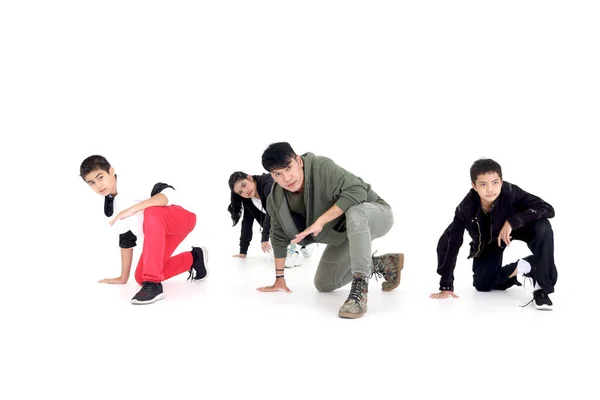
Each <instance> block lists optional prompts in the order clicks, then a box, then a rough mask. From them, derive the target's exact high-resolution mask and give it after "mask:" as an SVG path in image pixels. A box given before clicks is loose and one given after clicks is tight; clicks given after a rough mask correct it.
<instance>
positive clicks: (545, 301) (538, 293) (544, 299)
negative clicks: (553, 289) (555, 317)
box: [533, 289, 552, 310]
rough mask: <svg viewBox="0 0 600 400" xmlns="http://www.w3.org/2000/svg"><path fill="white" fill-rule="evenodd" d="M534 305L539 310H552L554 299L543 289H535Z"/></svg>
mask: <svg viewBox="0 0 600 400" xmlns="http://www.w3.org/2000/svg"><path fill="white" fill-rule="evenodd" d="M533 306H534V307H535V308H536V309H537V310H552V300H550V297H548V295H547V294H546V292H544V291H543V290H542V289H538V290H534V291H533Z"/></svg>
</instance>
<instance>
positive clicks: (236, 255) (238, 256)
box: [233, 254, 246, 258]
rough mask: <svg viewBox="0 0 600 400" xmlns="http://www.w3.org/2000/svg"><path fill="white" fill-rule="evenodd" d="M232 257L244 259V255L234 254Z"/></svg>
mask: <svg viewBox="0 0 600 400" xmlns="http://www.w3.org/2000/svg"><path fill="white" fill-rule="evenodd" d="M233 256H234V257H237V258H246V255H245V254H234V255H233Z"/></svg>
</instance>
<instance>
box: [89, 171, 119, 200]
mask: <svg viewBox="0 0 600 400" xmlns="http://www.w3.org/2000/svg"><path fill="white" fill-rule="evenodd" d="M84 179H85V181H86V182H87V184H88V185H89V187H91V188H92V190H93V191H94V192H96V193H98V194H99V195H102V196H108V195H109V194H113V195H115V194H117V180H116V176H115V170H114V169H113V168H112V167H111V168H110V170H109V172H106V171H104V170H102V169H97V170H94V171H92V172H90V173H89V174H87V175H86V176H85V178H84Z"/></svg>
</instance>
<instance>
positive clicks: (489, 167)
mask: <svg viewBox="0 0 600 400" xmlns="http://www.w3.org/2000/svg"><path fill="white" fill-rule="evenodd" d="M494 172H496V173H497V174H498V176H499V177H500V179H502V167H500V164H498V163H497V162H496V161H494V160H492V159H490V158H480V159H479V160H477V161H475V162H474V163H473V165H471V182H473V184H475V182H476V181H477V177H478V176H479V175H484V174H491V173H494Z"/></svg>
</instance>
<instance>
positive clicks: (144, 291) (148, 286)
mask: <svg viewBox="0 0 600 400" xmlns="http://www.w3.org/2000/svg"><path fill="white" fill-rule="evenodd" d="M164 298H165V295H164V293H163V289H162V283H155V282H142V288H141V289H140V291H139V292H137V294H136V295H135V296H133V298H132V299H131V304H150V303H154V302H155V301H158V300H162V299H164Z"/></svg>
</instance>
